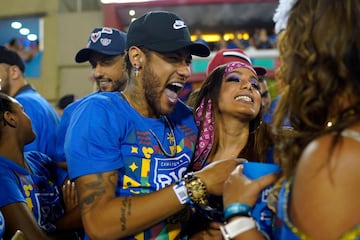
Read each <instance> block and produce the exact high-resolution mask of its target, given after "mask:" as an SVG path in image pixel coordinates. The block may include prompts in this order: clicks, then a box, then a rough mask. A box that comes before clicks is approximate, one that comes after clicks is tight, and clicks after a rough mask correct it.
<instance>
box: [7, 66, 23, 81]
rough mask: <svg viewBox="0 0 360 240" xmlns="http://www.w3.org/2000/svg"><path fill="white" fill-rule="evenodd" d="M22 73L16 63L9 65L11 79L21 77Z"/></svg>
mask: <svg viewBox="0 0 360 240" xmlns="http://www.w3.org/2000/svg"><path fill="white" fill-rule="evenodd" d="M23 75H24V74H23V72H22V71H21V70H20V68H19V67H18V66H16V65H12V66H10V76H11V79H18V78H20V77H22V76H23Z"/></svg>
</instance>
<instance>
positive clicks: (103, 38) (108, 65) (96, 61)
mask: <svg viewBox="0 0 360 240" xmlns="http://www.w3.org/2000/svg"><path fill="white" fill-rule="evenodd" d="M125 44H126V33H124V32H122V31H119V30H117V29H115V28H109V27H102V28H95V29H94V30H93V31H92V32H91V34H90V36H89V39H88V44H87V47H86V48H83V49H81V50H79V51H78V52H77V54H76V56H75V61H76V62H77V63H82V62H86V61H89V63H90V64H91V67H92V78H93V79H94V80H95V81H96V85H97V88H98V89H97V91H95V92H93V93H91V94H89V95H87V96H85V97H83V98H81V99H79V100H77V101H75V102H74V103H72V104H70V105H69V106H67V107H66V108H65V109H64V112H63V115H62V116H61V120H60V124H59V126H58V128H57V134H56V156H55V159H56V161H57V162H58V163H59V164H60V165H61V166H63V167H64V168H66V166H67V164H66V157H65V153H64V141H65V134H66V130H67V128H68V126H69V122H70V118H71V116H72V113H73V111H74V110H75V108H76V107H77V106H78V105H79V104H80V103H81V102H82V101H83V100H84V99H86V98H88V97H89V96H91V95H93V94H97V93H99V92H112V91H117V92H119V91H122V90H123V89H124V88H125V86H126V84H127V81H128V75H127V73H126V71H125V68H124V54H125V50H126V49H125V48H126V45H125Z"/></svg>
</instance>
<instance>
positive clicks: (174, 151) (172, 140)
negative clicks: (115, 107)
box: [120, 92, 177, 158]
mask: <svg viewBox="0 0 360 240" xmlns="http://www.w3.org/2000/svg"><path fill="white" fill-rule="evenodd" d="M120 95H121V96H122V98H123V99H124V100H125V101H126V102H127V103H128V104H129V105H130V106H131V104H130V102H129V100H128V98H127V96H126V95H125V93H123V92H120ZM164 118H165V121H166V124H167V125H168V127H169V130H170V133H169V135H168V137H167V139H168V140H169V142H170V144H172V146H170V147H169V149H170V153H168V152H167V151H166V150H165V148H164V146H163V145H162V143H161V141H160V139H159V138H158V136H157V135H156V134H155V132H154V131H153V130H152V129H151V128H149V132H150V133H151V134H152V135H153V137H154V138H155V140H156V142H157V144H158V146H159V147H160V150H161V151H162V152H163V154H164V155H165V156H167V157H168V158H173V157H175V156H176V154H177V143H176V138H175V133H174V127H173V125H172V124H171V122H170V121H169V119H168V117H167V116H166V115H164Z"/></svg>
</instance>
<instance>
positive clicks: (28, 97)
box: [0, 46, 59, 157]
mask: <svg viewBox="0 0 360 240" xmlns="http://www.w3.org/2000/svg"><path fill="white" fill-rule="evenodd" d="M24 71H25V65H24V62H23V61H22V59H21V57H20V56H19V55H18V54H17V53H16V52H14V51H12V50H9V49H7V48H5V47H3V46H0V80H1V81H0V86H1V92H3V93H6V94H7V95H9V96H11V97H14V98H15V99H16V100H17V101H18V102H19V103H21V105H22V106H23V107H24V110H25V113H26V114H27V115H28V116H29V117H30V119H31V122H32V126H33V129H34V131H35V133H36V138H35V140H34V141H33V142H31V143H29V144H27V145H25V149H24V151H32V150H34V151H39V152H42V153H45V154H47V155H48V156H50V157H54V154H55V131H56V127H57V125H58V123H59V116H58V114H57V113H56V111H55V109H54V108H53V106H51V104H50V103H49V102H48V101H47V100H46V99H45V98H44V97H43V96H41V95H40V94H39V93H38V92H37V91H36V90H35V89H34V88H33V87H32V86H31V85H30V84H28V83H27V81H26V79H25V76H24Z"/></svg>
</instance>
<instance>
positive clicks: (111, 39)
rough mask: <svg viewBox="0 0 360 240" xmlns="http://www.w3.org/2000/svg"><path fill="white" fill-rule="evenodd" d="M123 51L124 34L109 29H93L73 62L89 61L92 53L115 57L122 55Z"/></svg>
mask: <svg viewBox="0 0 360 240" xmlns="http://www.w3.org/2000/svg"><path fill="white" fill-rule="evenodd" d="M125 50H126V33H124V32H122V31H119V30H118V29H115V28H109V27H102V28H95V29H94V30H93V31H92V32H91V34H90V36H89V40H88V44H87V47H86V48H83V49H81V50H80V51H78V52H77V54H76V56H75V61H76V62H77V63H82V62H86V61H89V59H90V56H91V53H92V52H97V53H101V54H105V55H114V56H115V55H121V54H123V53H124V52H125Z"/></svg>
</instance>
